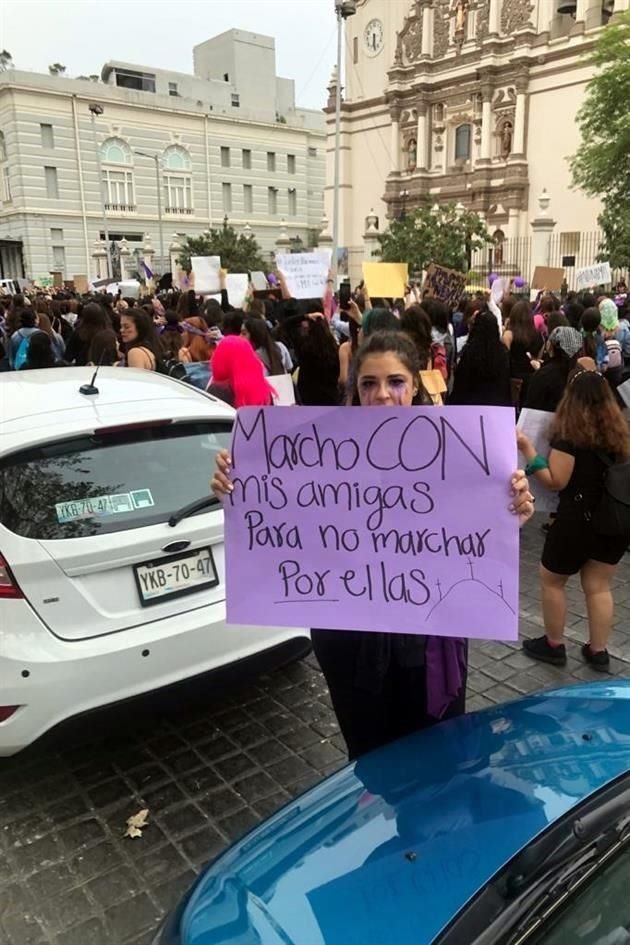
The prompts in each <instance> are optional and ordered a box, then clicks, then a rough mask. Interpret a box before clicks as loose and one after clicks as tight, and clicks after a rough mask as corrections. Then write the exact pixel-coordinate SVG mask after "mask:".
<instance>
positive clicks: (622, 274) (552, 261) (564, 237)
mask: <svg viewBox="0 0 630 945" xmlns="http://www.w3.org/2000/svg"><path fill="white" fill-rule="evenodd" d="M602 239H603V234H602V232H601V230H593V231H591V232H590V233H578V232H576V233H554V234H553V235H552V237H551V240H550V243H549V265H550V266H554V267H556V268H558V269H563V270H564V279H565V282H566V284H567V287H568V288H569V289H575V288H577V286H576V279H575V273H576V270H578V269H583V268H584V267H585V266H592V265H593V263H596V262H598V261H599V259H598V257H599V256H600V254H601V246H602ZM604 259H605V256H604ZM611 271H612V284H613V285H615V284H616V283H617V282H619V281H620V280H621V279H625V280H626V282H627V281H628V269H627V268H625V269H613V270H611Z"/></svg>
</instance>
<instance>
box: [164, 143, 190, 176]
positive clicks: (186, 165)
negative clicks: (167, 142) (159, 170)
mask: <svg viewBox="0 0 630 945" xmlns="http://www.w3.org/2000/svg"><path fill="white" fill-rule="evenodd" d="M162 167H163V168H164V170H165V171H187V172H189V173H190V171H192V161H191V159H190V154H189V153H188V151H187V150H186V148H182V147H181V145H179V144H173V145H171V146H170V147H169V148H166V149H165V150H164V153H163V155H162Z"/></svg>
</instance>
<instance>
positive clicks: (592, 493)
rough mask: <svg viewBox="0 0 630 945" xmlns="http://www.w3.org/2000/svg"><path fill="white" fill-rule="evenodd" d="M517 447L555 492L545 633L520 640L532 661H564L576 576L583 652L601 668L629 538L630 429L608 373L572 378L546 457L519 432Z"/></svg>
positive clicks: (529, 470) (547, 550)
mask: <svg viewBox="0 0 630 945" xmlns="http://www.w3.org/2000/svg"><path fill="white" fill-rule="evenodd" d="M518 448H519V450H521V452H522V453H523V455H524V456H525V458H526V460H527V466H526V467H525V472H526V474H527V475H535V476H536V477H537V478H538V479H539V481H540V482H541V483H542V484H543V485H544V486H546V487H547V488H549V489H554V490H557V491H558V492H559V504H558V512H557V516H556V519H555V521H554V523H553V525H552V526H551V528H550V529H549V531H548V533H547V538H546V541H545V546H544V549H543V553H542V559H541V565H540V577H541V584H542V600H543V617H544V623H545V635H544V636H542V637H538V638H536V639H533V640H524V641H523V649H524V651H525V653H526V654H527V655H528V656H530V657H532V659H536V660H542V661H543V662H546V663H552V664H554V665H557V666H564V665H565V664H566V661H567V655H566V647H565V643H564V625H565V620H566V613H567V598H566V583H567V581H568V579H569V577H570V576H571V575H572V574H578V573H579V575H580V580H581V583H582V590H583V591H584V596H585V599H586V610H587V614H588V625H589V642H588V643H586V644H585V645H584V646H583V647H582V655H583V656H584V659H585V660H586V662H587V663H589V664H590V665H591V666H592V667H593V669H596V670H600V671H601V672H606V671H607V670H608V666H609V656H608V650H607V649H606V647H607V643H608V637H609V635H610V630H611V627H612V623H613V596H612V591H611V584H612V580H613V577H614V575H615V570H616V567H617V565H618V564H619V562H620V561H621V558H622V557H623V554H624V552H625V550H626V548H627V547H628V542H629V541H630V429H629V427H628V423H627V421H626V419H625V417H624V416H623V414H622V412H621V410H620V408H619V407H618V406H617V403H616V402H615V398H614V396H613V393H612V391H611V389H610V386H609V385H608V383H607V382H606V379H605V377H603V376H602V375H601V374H600V373H599V372H597V371H583V370H578V371H577V372H575V373H574V374H573V376H572V377H571V378H570V379H569V383H568V385H567V388H566V391H565V393H564V396H563V398H562V400H561V401H560V404H559V405H558V410H557V412H556V416H555V419H554V421H553V424H552V427H551V452H550V453H549V457H548V459H544V458H543V457H541V456H539V455H538V454H537V453H536V450H535V448H534V446H533V444H532V442H531V441H530V440H529V439H528V438H527V437H526V436H524V435H523V434H522V433H519V434H518Z"/></svg>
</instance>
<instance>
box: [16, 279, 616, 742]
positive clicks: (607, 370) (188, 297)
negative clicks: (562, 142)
mask: <svg viewBox="0 0 630 945" xmlns="http://www.w3.org/2000/svg"><path fill="white" fill-rule="evenodd" d="M349 296H350V297H349V300H348V301H347V302H344V305H343V307H342V306H341V304H340V301H339V297H338V296H337V295H336V294H335V293H334V292H333V287H332V285H329V286H328V287H327V289H326V292H325V293H324V295H323V298H322V299H314V300H309V301H300V300H296V299H293V298H291V297H290V293H289V292H288V289H287V286H286V284H285V282H284V280H283V278H282V276H281V275H278V276H276V277H274V280H273V285H272V286H271V288H270V289H269V290H268V291H266V292H263V293H253V292H252V293H251V295H250V297H249V298H248V299H247V301H246V303H245V304H244V305H243V308H240V309H235V308H234V307H233V306H232V305H231V304H230V299H229V297H228V293H227V292H226V291H225V289H224V288H223V289H222V290H221V294H220V300H219V299H218V298H210V299H203V298H199V297H198V296H197V295H196V294H195V292H194V291H192V290H191V291H187V292H176V291H168V292H157V293H154V294H147V295H146V296H145V297H143V298H141V299H137V300H133V299H125V298H114V297H112V296H108V295H99V294H92V295H90V296H85V297H82V298H79V297H76V296H74V295H73V294H71V293H63V292H56V293H54V292H53V293H44V292H36V293H31V294H30V295H13V296H10V297H9V296H7V297H0V344H1V348H0V357H1V361H0V367H2V369H3V370H20V371H25V370H33V369H42V368H52V367H57V366H60V365H78V366H81V365H94V366H98V365H119V366H120V368H121V370H122V369H125V368H135V369H141V370H148V371H159V372H161V373H165V374H169V375H171V376H172V377H175V378H177V379H179V380H185V381H187V382H189V383H191V384H193V385H196V386H198V387H200V388H201V389H203V390H206V391H207V392H209V393H210V394H212V395H214V396H216V397H218V398H221V399H222V400H224V401H226V402H227V403H228V404H230V405H231V406H233V407H235V408H239V407H242V406H251V405H253V406H257V405H263V406H265V405H272V404H273V403H274V401H275V399H276V389H275V387H274V379H277V378H278V376H279V375H282V374H286V375H288V376H290V377H291V379H292V382H293V388H294V396H295V402H296V403H297V404H303V405H308V406H334V405H339V404H347V405H349V404H363V405H370V404H372V403H384V402H385V401H383V400H382V399H380V400H379V397H380V396H381V394H379V391H381V393H382V392H383V391H384V390H385V388H386V387H387V385H390V387H391V390H390V392H389V394H388V396H389V397H390V399H392V398H393V399H392V402H393V403H395V402H398V401H397V400H396V397H398V394H396V395H394V394H393V393H392V391H393V386H394V380H393V379H389V380H388V379H384V380H382V383H381V381H379V380H378V377H377V378H376V380H374V378H372V379H371V381H370V383H371V384H372V387H371V389H368V382H367V381H365V383H364V384H363V386H361V383H363V382H361V383H359V381H360V374H361V370H362V366H364V365H365V363H366V358H367V360H368V362H370V363H372V362H374V363H376V362H375V359H376V361H378V357H377V356H382V357H385V356H387V357H390V356H391V358H393V359H394V361H395V362H396V363H399V371H398V373H399V375H400V377H398V379H397V381H396V383H398V385H399V387H400V389H402V387H401V385H403V386H404V384H407V380H406V379H407V376H408V375H409V376H410V377H411V380H410V381H409V383H408V384H407V386H409V390H408V391H407V392H406V394H405V397H406V398H407V399H404V400H401V401H400V402H401V403H403V402H404V403H405V404H406V403H407V400H408V401H409V403H410V404H411V403H413V404H425V405H431V404H433V405H435V404H440V403H448V404H455V405H484V406H502V407H507V408H511V409H513V410H514V412H515V419H516V417H517V416H518V414H519V412H520V411H522V409H523V408H528V409H533V410H540V411H546V412H547V413H549V414H550V415H553V420H552V422H551V449H550V452H549V453H548V455H545V456H540V455H538V453H537V451H536V449H535V447H534V445H533V444H532V443H531V442H530V441H529V439H528V438H527V437H526V436H524V435H523V434H519V437H518V439H519V448H520V450H521V452H522V454H523V455H524V456H525V458H526V460H527V467H526V473H527V475H528V476H529V477H530V478H533V477H535V478H536V479H537V480H539V481H540V483H541V484H542V485H543V486H546V487H548V488H549V489H552V490H554V491H555V492H557V493H558V506H557V510H556V513H555V514H554V516H553V517H552V519H551V523H550V525H549V523H548V531H547V535H546V540H545V547H544V551H543V554H542V561H541V565H540V575H541V586H542V598H543V616H544V625H545V633H544V634H543V635H542V636H541V637H539V638H538V639H534V640H526V641H524V649H525V652H526V653H527V654H528V655H529V656H531V657H532V658H533V659H538V660H543V661H547V662H550V663H554V664H557V665H562V664H564V663H566V661H567V655H566V646H565V642H564V632H565V619H566V610H567V604H566V584H567V581H568V579H569V577H570V576H571V575H576V574H579V575H580V579H581V584H582V588H583V591H584V595H585V601H586V609H587V614H588V622H589V628H590V635H589V640H588V642H587V643H586V644H585V645H584V647H583V657H584V659H585V660H586V661H587V662H588V663H589V664H590V665H591V666H592V667H593V668H595V669H599V670H603V671H606V670H607V669H608V666H609V656H608V649H607V646H608V640H609V636H610V632H611V628H612V624H613V599H612V591H611V587H612V581H613V577H614V575H615V571H616V568H617V566H618V565H619V562H620V561H621V559H622V557H623V555H624V553H625V551H626V549H627V547H628V542H629V541H630V534H618V535H613V536H612V537H611V536H607V537H605V536H602V535H601V534H600V533H598V531H597V528H596V524H595V522H594V517H593V516H594V510H595V508H596V507H597V505H598V503H599V502H600V500H601V498H602V495H603V493H604V491H605V482H606V477H607V473H608V470H609V467H610V466H611V464H615V463H620V462H621V463H622V462H624V461H625V462H627V461H628V460H629V459H630V433H629V428H628V421H627V417H626V416H625V415H624V412H623V408H624V401H623V399H622V392H623V389H624V387H623V385H624V384H626V382H627V381H628V379H629V378H630V300H629V296H628V292H627V288H626V286H625V284H620V285H618V286H617V287H616V291H615V292H614V293H604V292H601V293H596V292H584V293H581V294H577V293H569V294H568V295H566V296H565V297H563V298H560V297H558V296H557V295H554V294H553V293H551V292H547V291H542V292H540V293H538V296H537V297H536V299H535V300H534V301H528V300H527V299H525V298H521V297H518V295H517V294H516V293H515V294H514V295H512V294H505V295H504V297H503V299H502V301H501V302H500V303H497V301H496V300H493V298H492V296H491V294H490V293H488V292H487V293H483V292H477V293H476V294H474V295H469V296H464V298H463V299H462V301H461V303H460V305H459V306H458V307H457V310H451V309H449V307H448V306H447V305H446V304H445V303H444V302H442V301H440V300H439V299H436V298H426V297H423V295H422V290H421V289H420V288H418V287H414V286H412V285H410V286H409V287H408V288H407V291H406V294H405V297H404V298H401V299H377V298H369V297H368V295H367V292H366V291H365V288H364V286H363V284H361V285H359V286H357V287H356V289H355V290H354V291H353V292H351V293H350V294H349ZM379 370H380V368H379ZM383 370H384V369H383ZM377 374H378V371H377ZM436 375H437V378H438V381H439V382H441V386H440V384H438V386H437V387H436V380H435V378H436ZM379 384H380V387H379ZM387 389H388V390H389V388H387ZM620 389H621V390H620ZM625 389H627V385H626V388H625ZM436 390H437V391H439V393H437V394H436ZM407 395H408V396H407ZM387 402H389V401H387ZM629 487H630V484H629ZM335 633H336V642H335V643H334V646H333V649H332V651H331V652H332V655H331V653H330V652H329V650H330V647H331V646H332V642H331V638H330V637H329V636H327V635H326V632H325V631H320V632H319V635H318V634H315V642H316V649H317V651H318V655H319V657H320V661H321V662H322V666H323V668H324V671H325V673H326V675H327V678H328V681H329V684H330V686H331V691H333V700H334V701H335V705H336V709H337V711H338V714H339V716H340V719H341V718H342V717H343V716H344V713H347V712H348V711H349V712H350V716H351V718H349V719H348V720H347V721H346V726H345V727H346V730H347V731H346V734H347V736H348V738H349V739H350V741H351V743H352V744H354V745H355V747H356V752H355V753H360V752H361V751H362V750H363V748H364V745H363V742H362V741H361V738H362V735H361V733H362V732H363V731H364V727H363V726H359V728H360V732H359V733H357V732H355V731H353V726H354V725H355V722H356V718H355V713H354V710H351V709H348V705H349V702H348V700H350V701H352V699H356V698H357V697H356V693H355V692H354V690H353V687H352V686H351V685H350V686H349V687H348V685H346V683H347V673H349V672H350V671H351V668H352V666H354V663H355V662H356V660H360V659H364V657H365V652H363V651H364V650H366V648H368V649H369V648H370V647H372V648H373V647H374V646H376V645H378V646H381V648H382V647H383V641H382V640H380V642H378V641H376V638H377V637H379V635H377V634H368V635H367V636H368V637H369V638H370V639H369V640H367V639H364V640H363V641H362V643H361V646H362V647H363V650H361V653H359V652H358V651H357V652H355V649H352V653H350V651H348V653H350V655H348V659H347V660H346V664H344V662H343V660H342V661H341V662H338V656H339V649H338V647H339V646H340V645H341V643H340V641H341V636H339V634H338V633H337V632H335ZM380 636H382V635H380ZM351 638H352V635H351ZM358 639H359V638H358V636H356V635H355V636H354V638H353V639H352V641H350V640H347V641H346V643H345V644H344V645H345V646H346V647H351V648H352V647H354V648H356V646H357V645H358V644H357V640H358ZM375 641H376V642H375ZM385 649H387V653H388V656H387V659H388V660H393V661H396V660H399V662H400V659H402V656H401V653H403V650H404V647H403V650H401V651H400V653H398V655H396V653H395V652H394V651H395V649H396V648H395V647H393V648H392V647H389V648H388V647H385ZM361 654H363V655H361ZM403 655H404V654H403ZM407 655H408V654H407ZM451 656H452V660H451V663H452V664H453V665H456V664H457V660H458V659H460V658H461V656H462V654H461V653H459V654H455V655H453V654H451ZM405 658H406V657H405ZM460 661H461V660H460ZM343 665H345V670H343V673H345V674H346V675H345V676H344V680H342V681H340V680H339V679H338V678H337V676H336V675H335V674H336V673H338V671H342V670H339V667H340V666H343ZM335 667H336V668H335ZM451 668H452V667H451ZM399 669H400V671H401V673H402V675H405V672H404V670H405V663H404V660H403V662H402V664H401V665H400V666H399ZM411 675H413V674H411ZM410 678H411V677H410ZM458 678H459V677H458ZM381 682H382V680H381ZM459 682H460V685H459V688H458V693H459V694H460V695H461V690H462V686H463V684H464V682H465V679H464V676H462V677H461V678H460V679H459ZM460 695H458V698H460ZM462 698H463V697H462ZM454 704H455V703H454ZM457 705H459V703H457Z"/></svg>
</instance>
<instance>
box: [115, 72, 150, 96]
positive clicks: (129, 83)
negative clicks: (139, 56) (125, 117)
mask: <svg viewBox="0 0 630 945" xmlns="http://www.w3.org/2000/svg"><path fill="white" fill-rule="evenodd" d="M116 85H117V86H118V87H119V88H121V89H135V90H136V91H137V92H155V74H154V73H151V72H134V71H133V70H132V69H116Z"/></svg>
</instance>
